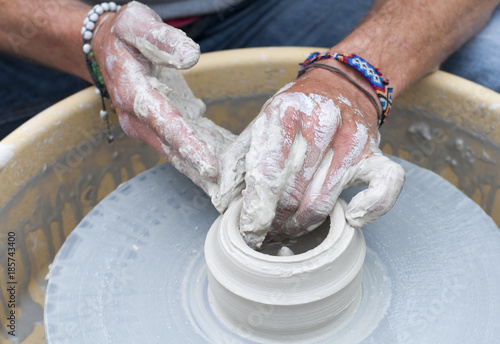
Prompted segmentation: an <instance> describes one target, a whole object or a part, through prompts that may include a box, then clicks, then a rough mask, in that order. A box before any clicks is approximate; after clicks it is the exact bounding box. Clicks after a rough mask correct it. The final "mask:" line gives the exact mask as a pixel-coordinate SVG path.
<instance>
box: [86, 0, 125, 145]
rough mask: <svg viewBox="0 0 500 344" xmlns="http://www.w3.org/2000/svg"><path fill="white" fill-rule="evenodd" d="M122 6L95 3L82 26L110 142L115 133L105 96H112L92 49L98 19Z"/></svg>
mask: <svg viewBox="0 0 500 344" xmlns="http://www.w3.org/2000/svg"><path fill="white" fill-rule="evenodd" d="M120 8H121V6H120V5H117V4H115V3H114V2H103V3H102V4H100V5H95V6H94V8H92V9H91V10H90V11H89V13H88V15H87V17H86V18H85V20H84V21H83V27H82V31H81V33H82V37H83V46H82V50H83V54H84V55H85V62H86V63H87V68H88V69H89V73H90V76H91V77H92V80H93V81H94V85H95V86H96V87H97V90H96V92H97V93H98V94H99V95H100V96H101V103H102V110H101V112H100V115H101V119H102V120H103V121H106V123H107V126H108V142H109V143H111V142H113V135H112V134H111V127H110V124H109V118H108V111H106V104H105V102H104V98H108V99H109V98H110V97H109V93H108V90H107V89H106V85H105V84H104V79H103V78H102V74H101V71H100V69H99V66H98V65H97V61H96V60H95V54H94V51H93V50H92V44H91V42H92V38H93V37H94V33H93V31H94V29H95V27H96V26H95V25H96V22H97V20H99V17H100V15H101V14H103V13H104V12H118V11H119V10H120Z"/></svg>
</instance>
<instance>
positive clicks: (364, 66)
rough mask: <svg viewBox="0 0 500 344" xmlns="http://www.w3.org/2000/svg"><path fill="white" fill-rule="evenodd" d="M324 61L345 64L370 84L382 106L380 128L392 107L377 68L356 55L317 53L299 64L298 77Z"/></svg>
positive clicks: (385, 81) (389, 90) (384, 82)
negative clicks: (328, 60) (313, 65)
mask: <svg viewBox="0 0 500 344" xmlns="http://www.w3.org/2000/svg"><path fill="white" fill-rule="evenodd" d="M324 59H334V60H337V61H340V62H342V63H345V64H347V65H349V66H351V67H353V68H354V69H356V70H357V71H358V72H360V73H361V74H362V75H363V76H364V77H365V78H366V79H367V80H368V81H369V82H370V84H371V85H372V87H373V89H374V90H375V93H377V96H378V99H379V101H380V104H381V106H382V113H381V115H380V116H379V124H378V126H379V128H380V126H382V124H384V122H385V121H386V119H387V117H389V114H390V112H391V107H392V87H389V80H387V79H385V78H383V77H382V73H381V72H380V71H379V70H378V69H377V68H375V67H373V66H372V65H371V64H370V63H368V61H366V60H365V59H363V58H361V57H359V56H357V55H354V54H351V55H343V54H338V53H334V54H332V53H324V54H320V53H318V52H315V53H312V54H311V55H309V57H308V58H307V59H306V60H305V61H304V62H303V63H300V66H301V69H300V70H299V73H298V76H301V75H302V74H304V73H305V72H306V70H307V68H306V67H308V66H310V65H311V64H313V63H314V62H317V61H320V60H324Z"/></svg>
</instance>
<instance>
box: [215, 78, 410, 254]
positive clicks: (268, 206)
mask: <svg viewBox="0 0 500 344" xmlns="http://www.w3.org/2000/svg"><path fill="white" fill-rule="evenodd" d="M377 123H378V119H377V113H376V110H375V108H374V107H373V104H372V103H370V101H369V100H368V98H367V97H366V95H364V94H363V93H361V92H360V91H359V89H357V88H356V87H355V86H354V85H352V84H351V83H350V82H348V81H346V80H345V79H343V78H342V77H340V76H337V75H335V74H333V73H331V72H329V71H324V70H319V69H313V70H311V71H309V72H308V73H306V74H305V75H304V76H302V77H301V78H299V79H298V80H297V81H295V82H293V83H291V84H289V85H287V86H285V87H284V88H283V89H281V90H280V91H279V92H278V93H277V94H276V95H275V96H273V97H272V98H271V99H270V100H269V101H268V102H267V103H266V104H265V105H264V107H263V108H262V111H261V113H260V114H259V115H258V117H257V118H256V119H255V120H254V121H253V122H252V123H251V125H250V126H249V127H248V128H247V129H246V130H245V131H244V132H243V133H242V135H240V137H239V138H238V139H237V141H236V142H234V143H233V145H232V146H231V147H230V149H229V151H228V153H227V154H226V156H225V157H224V158H223V159H222V161H221V176H222V179H221V180H222V183H221V194H220V195H219V198H218V199H216V202H214V203H215V204H216V206H218V207H219V208H220V209H223V208H224V207H225V206H226V205H227V203H228V202H229V201H230V200H231V199H232V198H233V197H235V191H234V190H237V189H235V188H234V185H235V184H237V183H239V182H241V185H240V187H241V188H244V191H243V210H242V213H241V215H240V231H241V233H242V234H243V237H244V239H245V241H246V242H247V243H248V244H249V246H251V247H253V248H258V247H259V246H260V244H261V243H262V242H263V240H264V239H265V238H266V239H272V238H273V237H275V236H277V235H279V236H286V237H296V236H300V235H302V234H304V233H306V232H308V231H311V230H313V229H315V228H316V227H317V226H319V225H320V224H321V223H322V222H323V221H324V220H325V219H326V217H327V216H328V215H329V213H330V212H331V210H332V208H333V206H334V204H335V202H336V200H337V198H338V196H339V195H340V193H341V191H342V190H343V189H344V188H346V187H349V186H353V185H357V184H369V187H368V188H367V189H365V190H364V191H362V192H360V193H359V194H358V195H356V196H355V197H354V198H353V199H352V200H351V202H350V203H349V205H348V207H347V210H346V218H347V220H348V221H349V223H350V224H351V225H353V226H355V227H360V226H362V225H364V224H366V223H367V222H370V221H372V220H374V219H376V218H378V217H379V216H381V215H382V214H384V213H385V212H387V211H388V210H389V209H390V208H391V207H392V205H393V204H394V202H395V201H396V198H397V197H398V195H399V193H400V190H401V188H402V185H403V183H404V171H403V169H402V168H401V166H400V165H398V164H396V163H394V162H392V161H391V160H389V159H388V158H386V157H385V156H383V155H382V154H381V152H380V150H379V149H378V143H379V133H378V128H377Z"/></svg>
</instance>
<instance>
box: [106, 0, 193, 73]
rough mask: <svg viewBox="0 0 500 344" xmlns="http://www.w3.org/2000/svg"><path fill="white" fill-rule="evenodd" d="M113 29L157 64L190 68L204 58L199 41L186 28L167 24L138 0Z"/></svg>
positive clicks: (131, 4) (122, 38)
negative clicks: (188, 34)
mask: <svg viewBox="0 0 500 344" xmlns="http://www.w3.org/2000/svg"><path fill="white" fill-rule="evenodd" d="M112 30H113V33H115V34H116V35H117V36H118V37H119V38H120V39H121V40H122V41H124V42H125V43H127V44H129V45H131V46H132V47H134V48H136V49H137V50H139V51H140V52H141V54H142V55H144V57H146V58H147V59H148V60H149V61H151V63H153V64H154V65H160V66H168V67H174V68H176V69H187V68H191V67H192V66H194V65H195V64H196V63H197V62H198V59H199V58H200V47H199V45H198V44H196V43H195V42H194V41H193V40H192V39H191V38H189V37H187V36H186V34H185V33H184V32H183V31H181V30H179V29H176V28H174V27H172V26H170V25H167V24H164V23H163V22H162V21H161V19H160V17H159V16H158V15H157V14H156V13H155V12H154V11H153V10H152V9H150V8H149V7H148V6H146V5H143V4H141V3H139V2H136V1H133V2H131V3H129V4H128V5H127V7H126V8H125V10H123V11H122V12H121V13H120V14H119V15H118V18H117V20H116V25H115V26H114V27H113V29H112Z"/></svg>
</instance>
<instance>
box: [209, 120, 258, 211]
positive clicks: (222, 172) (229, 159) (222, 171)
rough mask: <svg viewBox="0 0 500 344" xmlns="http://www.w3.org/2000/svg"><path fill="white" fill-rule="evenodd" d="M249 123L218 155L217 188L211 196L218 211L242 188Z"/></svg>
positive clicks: (248, 138)
mask: <svg viewBox="0 0 500 344" xmlns="http://www.w3.org/2000/svg"><path fill="white" fill-rule="evenodd" d="M251 125H252V124H250V126H248V127H247V128H246V129H245V130H244V131H243V132H242V133H241V134H240V135H239V136H238V137H237V138H236V140H235V141H234V142H233V143H232V144H231V145H230V146H229V148H228V149H227V150H226V152H224V153H223V154H221V155H220V161H219V166H220V167H219V181H218V184H219V189H218V191H217V193H216V194H215V195H214V196H213V197H212V204H213V205H214V206H215V208H217V210H218V211H219V212H220V213H224V212H225V211H226V209H227V207H228V206H229V204H230V203H231V201H233V199H235V198H236V197H238V196H239V195H241V191H242V190H243V187H244V177H245V157H246V154H247V153H248V150H249V148H250V142H251V135H250V133H251V129H250V128H251Z"/></svg>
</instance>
